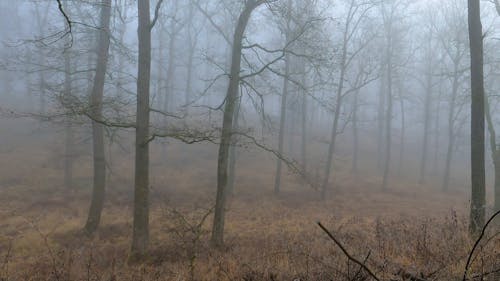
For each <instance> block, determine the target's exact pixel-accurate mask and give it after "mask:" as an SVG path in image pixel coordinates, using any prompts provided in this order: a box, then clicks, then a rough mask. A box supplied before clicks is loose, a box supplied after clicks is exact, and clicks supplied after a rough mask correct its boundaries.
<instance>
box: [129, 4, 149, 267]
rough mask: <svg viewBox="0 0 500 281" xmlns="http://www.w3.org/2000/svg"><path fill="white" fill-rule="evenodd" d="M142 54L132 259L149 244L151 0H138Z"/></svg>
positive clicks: (136, 144)
mask: <svg viewBox="0 0 500 281" xmlns="http://www.w3.org/2000/svg"><path fill="white" fill-rule="evenodd" d="M137 10H138V14H139V19H138V21H139V23H138V29H137V33H138V37H139V56H138V63H139V65H138V71H137V121H136V135H135V182H134V222H133V234H132V248H131V255H130V261H137V260H140V259H142V258H143V257H144V256H145V255H146V253H147V250H148V245H149V84H150V78H151V77H150V75H151V26H150V11H149V0H138V1H137Z"/></svg>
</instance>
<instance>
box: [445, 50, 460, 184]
mask: <svg viewBox="0 0 500 281" xmlns="http://www.w3.org/2000/svg"><path fill="white" fill-rule="evenodd" d="M458 64H459V61H458V58H457V59H455V60H454V73H453V83H452V90H451V100H450V110H449V112H448V148H447V151H446V164H445V169H444V176H443V186H442V189H443V191H448V188H449V185H450V171H451V160H452V157H453V148H454V146H455V132H454V123H455V104H456V100H457V95H458V67H459V65H458Z"/></svg>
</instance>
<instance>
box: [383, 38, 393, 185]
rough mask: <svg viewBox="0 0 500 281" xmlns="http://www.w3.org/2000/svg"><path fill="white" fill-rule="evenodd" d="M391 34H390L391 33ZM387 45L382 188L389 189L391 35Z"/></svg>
mask: <svg viewBox="0 0 500 281" xmlns="http://www.w3.org/2000/svg"><path fill="white" fill-rule="evenodd" d="M389 36H390V35H389ZM388 41H389V42H388V46H387V69H386V70H387V111H386V117H385V118H386V119H385V159H384V176H383V179H382V189H383V190H385V189H387V184H388V179H389V170H390V167H391V164H390V163H391V126H392V125H391V123H392V42H391V38H390V37H389V40H388Z"/></svg>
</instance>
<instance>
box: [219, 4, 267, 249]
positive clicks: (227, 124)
mask: <svg viewBox="0 0 500 281" xmlns="http://www.w3.org/2000/svg"><path fill="white" fill-rule="evenodd" d="M262 3H263V2H262V1H261V0H248V1H246V3H245V7H244V9H243V11H242V12H241V14H240V16H239V18H238V24H237V26H236V29H235V31H234V36H233V47H232V56H231V71H230V76H229V77H230V78H229V86H228V89H227V94H226V100H225V106H224V117H223V122H222V132H221V140H220V145H219V155H218V160H217V196H216V201H215V213H214V221H213V227H212V236H211V243H212V245H213V246H215V247H221V246H222V245H223V243H224V217H225V207H226V198H227V192H226V188H227V175H228V162H229V161H228V156H229V147H230V146H231V138H232V129H233V117H234V111H235V108H236V103H237V100H238V87H239V83H240V71H241V53H242V44H243V42H242V41H243V35H244V33H245V29H246V26H247V24H248V20H249V19H250V16H251V14H252V11H253V10H254V9H255V8H256V7H258V6H259V5H260V4H262Z"/></svg>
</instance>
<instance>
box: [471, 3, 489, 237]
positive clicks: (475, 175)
mask: <svg viewBox="0 0 500 281" xmlns="http://www.w3.org/2000/svg"><path fill="white" fill-rule="evenodd" d="M468 19H469V20H468V23H469V46H470V58H471V64H470V66H471V100H472V102H471V185H472V190H471V191H472V192H471V207H470V231H471V233H472V234H474V235H477V234H479V232H480V231H481V229H482V227H483V225H484V222H485V208H484V205H485V164H484V121H485V120H484V101H485V100H484V81H483V79H484V78H483V31H482V24H481V9H480V2H479V1H477V0H468Z"/></svg>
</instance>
